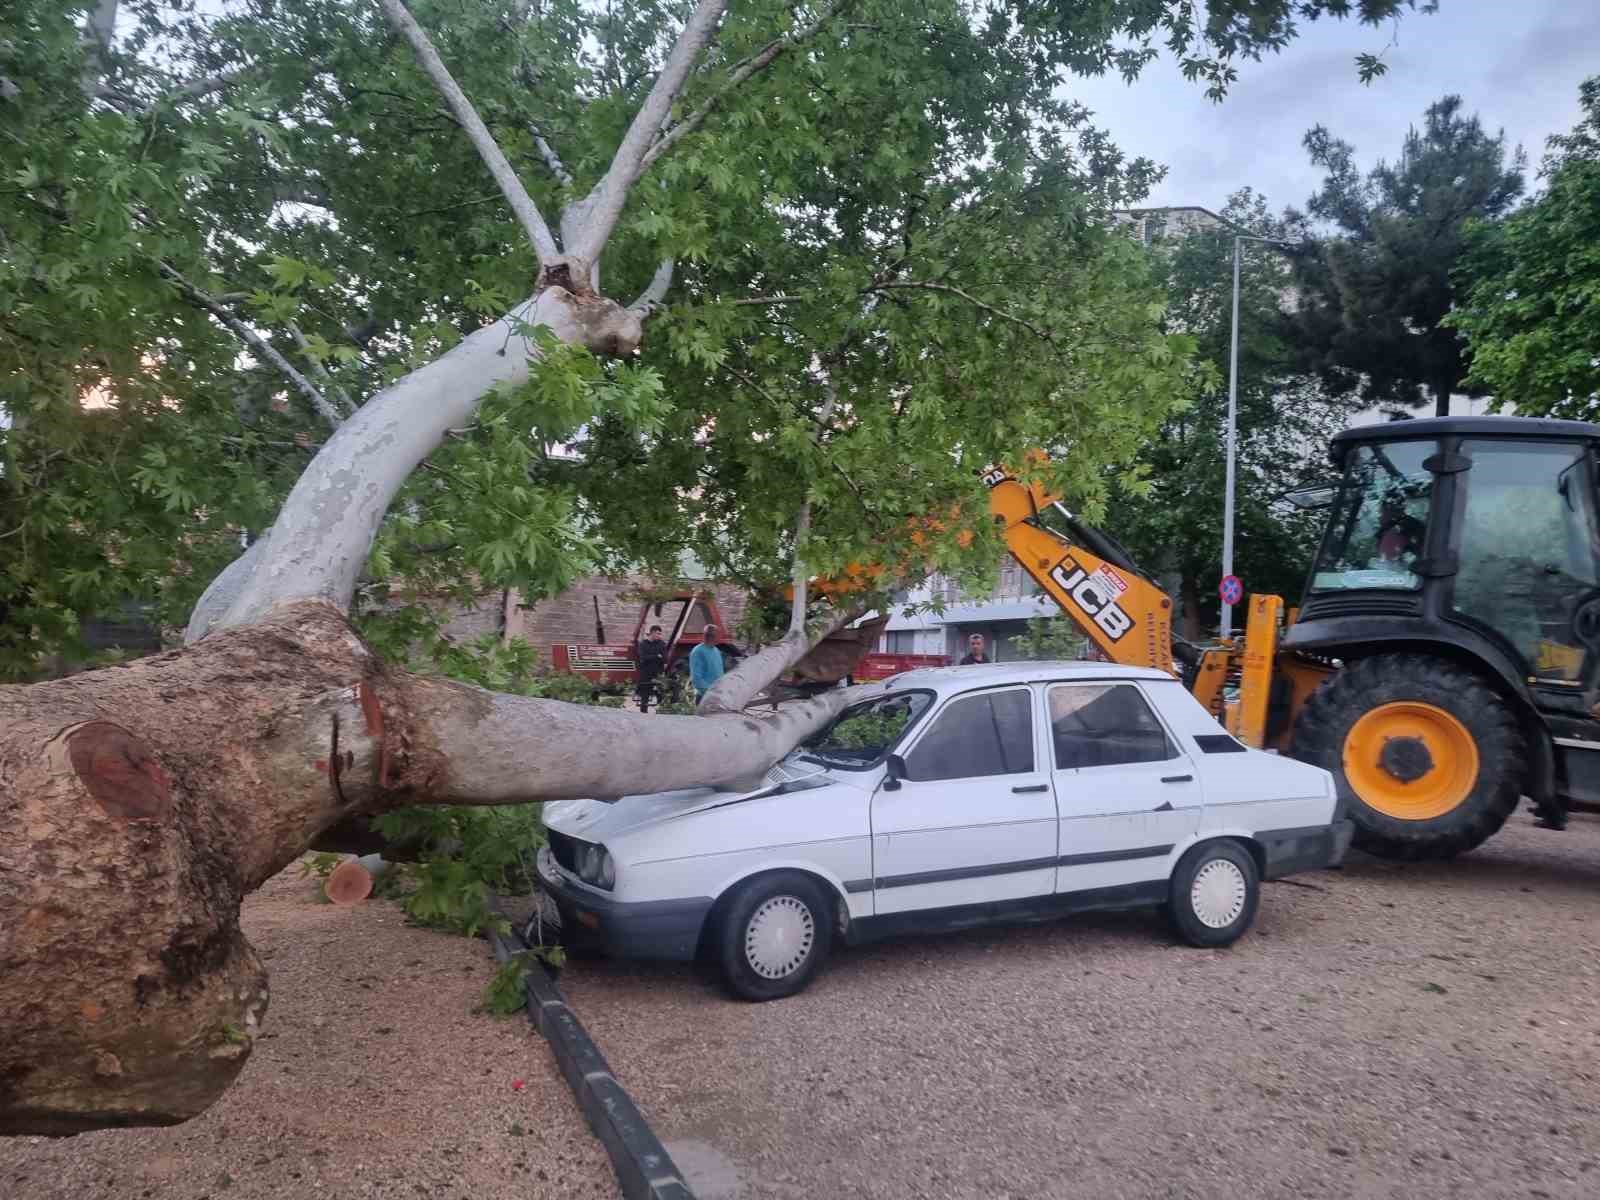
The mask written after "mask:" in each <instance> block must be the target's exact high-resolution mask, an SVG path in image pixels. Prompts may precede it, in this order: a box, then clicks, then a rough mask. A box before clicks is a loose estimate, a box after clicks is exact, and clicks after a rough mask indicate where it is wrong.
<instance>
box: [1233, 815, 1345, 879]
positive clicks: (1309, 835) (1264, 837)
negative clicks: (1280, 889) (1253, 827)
mask: <svg viewBox="0 0 1600 1200" xmlns="http://www.w3.org/2000/svg"><path fill="white" fill-rule="evenodd" d="M1355 829H1356V827H1355V824H1354V823H1353V822H1351V821H1345V820H1340V821H1334V822H1333V823H1332V824H1329V825H1311V826H1307V827H1306V828H1303V829H1269V830H1265V831H1263V832H1261V833H1258V834H1256V841H1258V842H1260V843H1261V846H1262V849H1263V850H1264V851H1265V853H1264V856H1263V857H1264V859H1265V864H1264V869H1263V870H1262V872H1261V877H1262V878H1263V879H1282V878H1283V877H1284V876H1285V875H1293V874H1294V873H1295V872H1296V871H1320V870H1323V869H1324V868H1327V867H1337V866H1338V865H1339V864H1340V863H1342V862H1344V855H1345V851H1347V850H1348V849H1350V838H1351V836H1352V835H1353V834H1354V833H1355Z"/></svg>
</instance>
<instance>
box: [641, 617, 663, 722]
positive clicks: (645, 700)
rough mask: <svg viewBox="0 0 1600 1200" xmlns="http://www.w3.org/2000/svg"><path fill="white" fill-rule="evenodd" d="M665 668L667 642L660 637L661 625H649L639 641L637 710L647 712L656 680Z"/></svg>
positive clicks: (653, 695) (652, 697)
mask: <svg viewBox="0 0 1600 1200" xmlns="http://www.w3.org/2000/svg"><path fill="white" fill-rule="evenodd" d="M666 669H667V643H666V642H665V641H663V640H662V638H661V626H659V625H652V626H650V632H649V633H647V634H646V635H645V638H644V640H643V641H642V642H640V643H639V670H638V676H637V678H636V680H635V687H636V690H637V694H638V697H639V711H640V712H642V713H643V712H649V711H650V701H651V700H652V699H654V698H655V695H656V681H657V680H659V679H660V678H661V673H662V672H663V671H665V670H666Z"/></svg>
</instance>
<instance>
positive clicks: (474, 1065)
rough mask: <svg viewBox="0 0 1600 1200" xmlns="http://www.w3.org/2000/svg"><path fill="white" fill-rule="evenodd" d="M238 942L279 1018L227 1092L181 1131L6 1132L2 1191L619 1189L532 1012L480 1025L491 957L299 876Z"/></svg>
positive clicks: (100, 1198)
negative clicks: (344, 904)
mask: <svg viewBox="0 0 1600 1200" xmlns="http://www.w3.org/2000/svg"><path fill="white" fill-rule="evenodd" d="M244 928H245V931H246V933H247V934H248V935H249V936H250V939H251V941H253V942H254V943H255V944H256V946H258V947H259V948H260V949H261V950H262V953H263V955H264V957H266V958H267V959H268V966H269V969H270V970H271V972H272V1006H271V1010H270V1012H269V1013H268V1016H267V1021H266V1026H265V1031H264V1033H263V1036H262V1039H261V1040H260V1041H259V1042H258V1043H257V1045H256V1049H255V1052H254V1054H253V1055H252V1057H251V1060H250V1062H249V1064H248V1065H246V1067H245V1069H244V1072H243V1074H242V1075H241V1076H240V1078H239V1081H238V1082H237V1083H236V1084H235V1085H234V1087H233V1088H232V1089H231V1090H230V1091H229V1092H228V1093H227V1095H225V1096H224V1097H223V1098H222V1100H220V1101H219V1102H218V1103H217V1104H216V1105H215V1106H213V1107H212V1108H211V1110H210V1111H209V1112H207V1113H205V1114H204V1115H203V1116H201V1117H198V1118H196V1119H195V1120H193V1121H190V1122H188V1123H187V1124H184V1125H179V1126H175V1127H173V1128H170V1129H136V1130H115V1131H109V1132H104V1133H94V1134H85V1135H83V1136H80V1137H75V1138H64V1139H46V1138H0V1196H3V1197H5V1198H6V1200H53V1198H56V1197H60V1198H62V1200H67V1198H70V1200H121V1198H124V1197H126V1198H139V1200H145V1198H154V1200H200V1198H203V1197H210V1198H211V1200H247V1198H253V1197H273V1198H278V1197H295V1198H298V1197H311V1196H317V1197H323V1196H325V1197H337V1198H339V1200H344V1198H346V1197H352V1198H353V1197H407V1198H408V1200H416V1198H417V1197H450V1198H451V1200H454V1198H457V1197H460V1198H463V1200H464V1198H467V1197H471V1198H472V1200H500V1198H502V1197H503V1198H505V1200H511V1198H512V1197H516V1198H517V1200H530V1198H538V1197H551V1198H556V1197H559V1198H561V1200H567V1198H569V1197H570V1198H578V1197H607V1198H610V1197H615V1196H616V1195H617V1194H618V1192H617V1187H616V1183H615V1178H614V1176H613V1175H612V1174H611V1167H610V1163H609V1162H608V1160H607V1159H606V1156H605V1151H604V1150H603V1149H602V1148H601V1146H600V1143H599V1142H598V1141H596V1140H595V1138H594V1136H593V1135H592V1134H591V1133H590V1132H589V1129H588V1126H587V1125H586V1124H585V1123H584V1120H583V1116H582V1114H581V1113H580V1112H579V1111H578V1108H577V1105H576V1103H575V1102H574V1101H573V1099H572V1094H571V1093H570V1092H569V1091H568V1090H567V1086H566V1083H565V1082H564V1081H563V1080H562V1079H561V1077H560V1075H559V1074H558V1073H557V1071H556V1069H555V1067H554V1065H553V1062H552V1059H551V1057H550V1052H549V1050H548V1049H547V1048H546V1047H545V1045H544V1043H543V1042H542V1041H540V1040H539V1039H538V1038H537V1037H535V1036H534V1035H533V1034H532V1033H531V1032H530V1031H529V1029H528V1025H527V1022H526V1021H525V1020H524V1019H523V1018H522V1017H521V1016H520V1015H519V1016H517V1017H515V1018H513V1019H507V1020H497V1019H495V1018H493V1017H489V1016H485V1015H479V1014H475V1013H474V1012H473V1009H474V1007H475V1006H476V1005H477V1003H478V998H479V996H480V994H481V992H482V989H483V986H484V984H485V983H487V982H488V980H489V977H490V974H491V972H492V970H493V960H492V958H491V956H490V954H489V951H488V948H487V945H486V944H485V943H483V942H476V941H469V940H468V939H466V938H459V937H450V936H447V935H444V934H440V933H433V932H430V931H428V930H423V929H417V928H413V927H410V926H408V925H406V924H405V922H404V918H403V916H402V915H401V913H400V910H399V909H398V908H397V907H395V906H394V905H393V904H391V903H389V902H387V901H372V902H370V903H368V904H365V905H362V906H360V907H357V908H348V909H347V908H336V907H334V906H333V905H330V904H323V903H320V902H318V901H317V899H316V894H315V890H314V888H313V887H312V885H311V884H310V883H309V882H308V881H307V880H304V879H301V878H299V877H298V871H297V869H296V868H293V867H291V868H290V869H289V870H288V871H285V872H284V873H283V874H281V875H279V876H278V877H277V878H276V879H273V880H271V881H270V882H269V883H268V884H267V885H266V886H265V887H264V888H262V889H261V890H260V891H258V892H257V893H255V894H254V895H253V896H251V897H249V898H248V899H247V900H246V901H245V904H244ZM518 1080H521V1081H522V1083H523V1086H522V1087H521V1088H520V1089H518V1088H516V1087H515V1086H514V1085H515V1083H516V1081H518Z"/></svg>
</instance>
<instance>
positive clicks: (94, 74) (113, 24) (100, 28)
mask: <svg viewBox="0 0 1600 1200" xmlns="http://www.w3.org/2000/svg"><path fill="white" fill-rule="evenodd" d="M117 4H118V0H100V2H99V3H98V4H97V5H95V9H94V11H93V12H92V13H90V14H89V19H88V21H87V22H86V23H85V24H84V27H83V38H82V41H83V50H84V62H83V76H82V78H81V80H80V86H81V87H82V88H83V96H84V99H85V100H93V99H94V98H95V97H96V96H97V95H98V94H99V91H100V80H101V77H102V76H104V75H105V72H106V67H107V66H109V65H110V61H111V38H112V35H113V34H114V33H115V32H116V28H117Z"/></svg>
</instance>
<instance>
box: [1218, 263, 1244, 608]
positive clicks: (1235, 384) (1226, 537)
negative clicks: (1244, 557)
mask: <svg viewBox="0 0 1600 1200" xmlns="http://www.w3.org/2000/svg"><path fill="white" fill-rule="evenodd" d="M1243 247H1244V238H1243V237H1235V238H1234V239H1233V324H1232V328H1231V330H1230V335H1229V338H1228V466H1227V482H1226V483H1225V484H1223V493H1222V577H1223V578H1224V579H1226V578H1227V577H1228V576H1229V575H1232V574H1233V471H1234V465H1233V464H1234V458H1235V442H1236V440H1237V438H1238V426H1239V257H1240V252H1241V251H1242V249H1243ZM1232 635H1233V605H1231V604H1229V603H1228V602H1227V601H1226V600H1224V601H1223V602H1222V636H1223V637H1224V638H1227V637H1231V636H1232Z"/></svg>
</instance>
